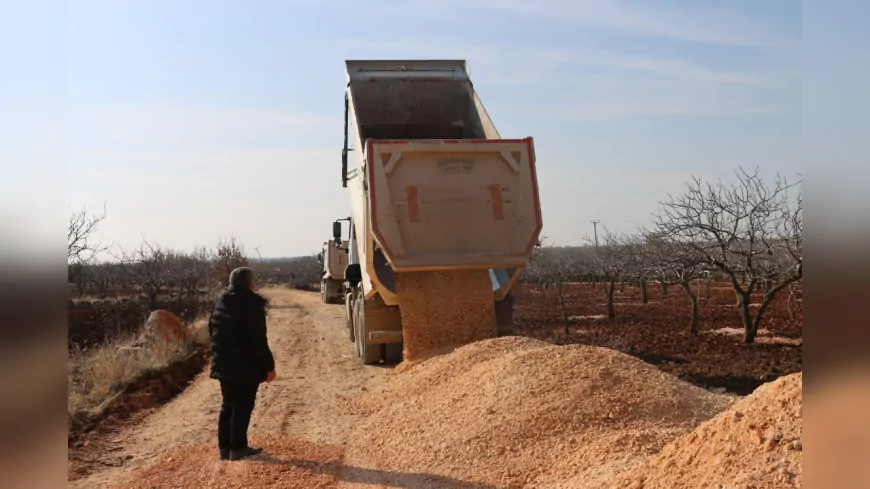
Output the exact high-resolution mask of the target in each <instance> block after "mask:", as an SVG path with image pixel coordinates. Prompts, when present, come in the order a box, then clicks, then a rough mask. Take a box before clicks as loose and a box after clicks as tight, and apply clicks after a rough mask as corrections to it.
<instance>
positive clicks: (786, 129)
mask: <svg viewBox="0 0 870 489" xmlns="http://www.w3.org/2000/svg"><path fill="white" fill-rule="evenodd" d="M803 15H805V12H802V7H801V4H800V3H799V2H795V1H786V0H765V1H763V2H759V1H750V0H746V1H737V0H732V1H729V2H721V1H700V0H697V1H689V0H683V1H677V0H644V1H628V0H622V1H607V0H601V1H578V0H574V1H555V0H536V1H520V0H478V1H474V0H467V1H454V0H445V1H434V0H431V1H424V0H405V1H399V0H380V1H378V0H374V1H369V2H352V1H338V0H331V1H318V2H299V1H284V2H276V1H257V2H228V1H209V2H205V1H186V2H177V1H157V0H152V1H81V2H72V3H70V4H69V5H68V7H67V10H66V11H65V12H64V15H63V16H59V17H58V19H59V20H58V22H60V23H61V25H65V29H63V30H62V32H63V33H64V34H65V36H64V37H62V39H61V41H63V44H64V45H65V50H64V51H62V52H61V54H62V56H63V60H64V64H63V65H62V66H63V67H64V70H65V81H66V83H65V85H64V87H63V90H62V92H61V93H59V94H58V95H59V96H61V97H62V99H63V101H64V107H65V111H66V116H67V119H66V124H67V129H68V132H67V134H66V136H67V139H66V142H67V146H66V150H67V152H66V161H67V173H66V176H67V180H66V184H67V192H66V197H67V205H69V206H70V207H72V208H80V207H82V206H88V207H89V208H95V209H96V208H101V207H102V205H103V203H105V205H106V206H107V208H108V214H109V219H108V220H107V221H106V222H105V224H104V226H103V229H102V233H101V237H102V238H103V240H104V241H114V242H116V243H118V244H120V245H123V246H134V245H136V244H137V243H138V242H139V241H140V240H141V239H142V236H143V235H144V236H145V237H146V238H148V239H149V240H154V241H158V242H160V243H162V244H164V245H167V246H172V247H177V248H181V249H190V248H192V247H193V246H195V245H211V244H213V243H215V242H216V241H217V239H218V238H219V237H221V236H225V235H228V234H236V235H238V236H239V237H240V238H241V239H242V241H243V242H244V243H245V244H246V245H247V246H248V247H249V248H253V247H255V246H260V251H261V252H262V253H263V254H264V255H269V256H287V255H297V254H304V253H309V252H313V251H315V250H316V249H317V247H318V243H320V242H321V241H322V240H323V239H325V238H326V237H327V236H328V233H329V232H330V231H329V230H330V222H331V220H332V219H334V218H336V217H339V216H345V215H347V214H348V196H347V195H346V193H345V192H346V190H345V189H343V188H342V187H341V186H340V183H339V151H340V148H341V144H342V116H343V112H342V111H343V93H342V92H343V85H344V82H345V79H344V72H343V69H344V66H343V61H344V60H345V59H350V58H460V59H466V60H468V62H469V64H470V66H471V70H472V79H473V81H474V84H475V87H476V89H477V90H478V92H479V94H480V96H481V98H482V100H483V103H484V105H485V106H486V108H487V110H488V111H489V113H490V115H491V117H492V118H493V120H494V122H495V124H496V126H497V127H498V129H499V131H500V132H501V134H502V136H503V137H523V136H533V137H534V138H535V139H536V149H537V151H538V172H539V182H540V191H541V198H542V206H543V215H544V221H545V225H544V229H545V234H546V235H547V236H548V237H549V238H550V239H551V240H552V241H554V242H555V243H557V244H574V243H580V242H581V237H582V236H583V235H584V234H586V233H589V232H591V230H592V229H591V224H590V223H589V221H590V220H593V219H595V220H599V221H601V222H602V223H604V224H606V225H607V226H608V227H610V228H612V229H620V230H625V231H630V230H632V229H633V228H635V227H636V226H638V225H643V224H645V223H647V222H648V218H649V215H650V213H651V212H653V211H654V210H655V209H656V202H657V201H658V200H660V199H662V198H664V197H665V195H666V193H667V192H674V191H678V190H679V189H680V188H681V186H682V182H684V181H685V180H687V179H688V178H689V177H690V176H691V175H700V176H704V177H710V178H716V177H718V176H719V175H723V176H726V177H727V176H728V174H730V172H731V170H732V169H733V168H734V167H735V166H736V165H744V166H749V167H753V166H756V165H759V166H760V167H761V169H762V171H764V172H765V173H766V174H768V175H773V174H774V173H776V172H782V173H786V174H789V175H794V174H795V173H797V172H800V171H801V170H802V159H801V138H802V129H803V126H802V109H803V107H802V89H804V87H802V71H801V70H802V64H801V63H802V57H801V56H802V49H803V48H802V16H803ZM829 28H831V29H834V28H835V27H833V26H829ZM853 28H855V29H858V26H857V25H856V26H853ZM53 41H56V39H55V38H40V39H35V40H34V41H33V42H36V43H51V42H53ZM13 54H14V53H13ZM13 59H14V57H13ZM46 69H47V68H46ZM31 73H32V74H33V75H32V76H33V77H34V80H33V81H32V82H33V83H36V82H37V81H36V79H38V78H39V75H40V74H42V75H45V74H46V73H44V72H42V71H40V70H39V69H38V68H33V69H32V70H31ZM52 73H54V72H52ZM47 88H52V89H54V90H55V91H57V86H56V85H52V86H51V87H47ZM44 102H45V99H33V100H29V101H24V100H19V101H18V102H17V103H21V104H27V107H28V109H29V110H31V111H36V112H37V113H38V107H39V106H40V104H41V103H44ZM0 124H2V119H0Z"/></svg>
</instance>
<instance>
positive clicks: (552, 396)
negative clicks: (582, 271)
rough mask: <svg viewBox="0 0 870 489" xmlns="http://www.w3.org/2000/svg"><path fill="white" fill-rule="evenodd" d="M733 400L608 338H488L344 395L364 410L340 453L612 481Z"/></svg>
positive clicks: (367, 459)
mask: <svg viewBox="0 0 870 489" xmlns="http://www.w3.org/2000/svg"><path fill="white" fill-rule="evenodd" d="M732 403H733V399H732V398H730V397H728V396H721V395H716V394H713V393H710V392H708V391H706V390H704V389H701V388H698V387H695V386H692V385H690V384H687V383H685V382H682V381H680V380H678V379H677V378H675V377H672V376H670V375H668V374H665V373H662V372H661V371H659V370H658V369H656V368H655V367H653V366H650V365H648V364H646V363H644V362H642V361H640V360H637V359H635V358H633V357H630V356H628V355H624V354H622V353H619V352H616V351H613V350H608V349H604V348H597V347H590V346H582V345H571V346H554V345H550V344H548V343H544V342H539V341H535V340H530V339H527V338H517V337H506V338H497V339H489V340H484V341H480V342H477V343H474V344H470V345H467V346H464V347H461V348H459V349H457V350H456V351H454V352H453V353H451V354H448V355H444V356H440V357H436V358H432V359H430V360H427V361H425V362H423V363H420V364H418V365H415V366H413V367H412V368H410V369H408V370H407V371H405V372H401V373H396V374H394V375H393V376H392V377H391V378H390V379H389V380H388V381H387V382H386V383H385V384H384V385H383V386H382V388H380V389H377V390H373V391H369V392H366V393H363V394H362V395H361V396H360V397H358V398H357V399H355V400H354V401H353V402H351V403H350V405H349V407H350V409H352V410H354V411H355V412H357V413H359V414H365V415H367V416H365V417H364V421H363V422H362V423H361V424H360V425H359V426H358V427H357V429H356V430H355V431H354V432H353V433H352V434H351V436H350V437H349V441H350V443H349V447H348V458H349V459H353V460H354V463H356V462H357V461H359V463H360V464H366V465H368V466H371V467H377V468H379V469H383V470H387V471H403V472H414V473H425V474H435V475H438V476H442V477H450V478H452V479H453V480H461V481H467V482H475V483H481V484H489V485H490V486H495V487H500V488H501V487H503V488H512V487H564V486H565V484H567V483H570V481H572V480H573V481H581V480H582V481H584V483H585V484H587V485H588V487H596V486H595V485H594V484H596V483H597V484H598V486H597V487H613V486H611V485H609V482H610V481H612V479H613V477H615V476H616V475H617V474H619V473H621V472H624V471H626V470H629V469H631V468H633V467H635V466H637V465H638V464H640V463H642V462H644V461H645V460H646V459H647V458H649V457H651V456H653V455H655V454H656V453H658V452H659V451H660V450H661V449H662V448H663V447H664V446H665V445H666V444H667V443H668V442H670V441H671V440H673V439H674V438H676V437H678V436H680V435H682V434H684V433H686V432H688V431H690V430H692V429H693V428H695V427H696V426H697V425H698V424H700V423H701V422H703V421H705V420H707V419H710V418H711V417H713V416H714V415H716V414H718V413H720V412H722V411H723V410H724V409H727V408H728V407H729V406H730V405H731V404H732ZM421 487H422V486H421ZM431 487H449V486H443V485H437V484H433V485H432V486H431ZM578 487H579V486H578Z"/></svg>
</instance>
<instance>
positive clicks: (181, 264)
mask: <svg viewBox="0 0 870 489" xmlns="http://www.w3.org/2000/svg"><path fill="white" fill-rule="evenodd" d="M212 259H213V257H212V254H211V252H210V251H209V250H207V249H205V248H195V249H194V250H193V253H191V254H189V255H179V257H178V260H177V265H176V266H177V267H178V270H177V271H176V272H175V273H174V275H175V276H176V278H177V280H178V285H179V288H180V291H179V294H178V299H179V302H180V301H181V299H182V298H183V297H188V298H192V299H194V300H196V299H197V298H198V297H199V289H200V287H202V286H203V285H204V284H205V283H206V281H208V278H209V273H210V272H211V268H212Z"/></svg>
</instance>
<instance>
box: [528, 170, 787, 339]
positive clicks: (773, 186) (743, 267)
mask: <svg viewBox="0 0 870 489" xmlns="http://www.w3.org/2000/svg"><path fill="white" fill-rule="evenodd" d="M734 175H735V179H734V181H733V183H724V182H722V181H716V182H705V181H703V180H701V179H699V178H693V179H692V180H691V181H690V182H688V183H687V184H686V186H685V188H684V190H683V191H682V192H681V193H679V194H677V195H668V196H667V198H666V199H665V200H663V201H661V202H660V209H659V210H658V212H656V213H655V214H654V216H653V220H652V224H651V226H649V227H648V228H645V229H640V230H638V231H637V232H635V233H632V234H624V233H617V232H614V231H611V230H608V229H607V227H606V226H604V227H603V230H602V231H601V232H598V233H596V236H594V237H587V238H586V241H587V245H586V246H583V247H575V248H556V247H552V246H541V247H539V248H538V249H537V250H536V252H535V254H534V255H533V258H532V262H531V263H530V266H529V267H528V269H527V270H526V273H525V276H524V280H525V281H527V282H531V283H535V284H539V285H541V286H542V287H544V288H545V289H549V288H550V287H552V288H554V289H555V290H556V294H557V297H558V301H559V304H560V307H561V308H562V311H563V313H562V314H563V317H564V321H565V328H566V332H567V328H568V317H567V314H565V313H564V302H563V300H562V286H563V284H564V283H566V282H569V281H575V282H577V281H588V282H600V283H601V284H602V289H603V291H602V293H603V294H604V298H605V303H606V312H607V316H608V317H609V318H613V317H615V316H616V315H617V314H618V311H617V310H615V307H614V302H613V295H614V289H615V288H616V287H617V284H618V286H619V287H624V286H625V284H626V283H628V284H631V285H634V286H637V287H639V288H640V290H641V300H642V302H643V303H644V304H645V303H646V302H647V286H648V285H649V284H650V283H653V284H657V285H658V286H660V287H661V288H662V292H663V294H665V295H666V294H667V293H668V286H675V287H679V288H680V290H681V291H682V293H683V294H684V295H685V297H686V307H687V309H688V310H689V311H690V313H691V314H690V320H689V325H688V328H689V329H690V331H691V332H692V333H693V334H698V316H699V306H698V295H699V294H706V295H707V298H709V294H710V284H711V282H713V281H719V282H726V283H728V284H729V286H730V288H732V289H733V291H734V295H735V309H736V311H735V313H736V314H738V315H739V317H740V319H741V322H742V324H743V330H744V341H745V342H746V343H752V342H754V341H755V338H756V335H757V334H758V331H759V326H760V325H761V323H762V321H763V319H764V313H765V311H766V310H767V308H768V306H769V305H770V303H771V301H773V299H774V298H775V297H777V295H778V294H781V293H787V294H790V295H789V307H791V300H792V296H791V294H792V293H793V292H794V287H795V285H796V284H797V283H798V282H799V281H800V280H801V278H802V277H803V219H802V212H803V197H802V191H801V182H800V181H797V182H795V183H789V182H788V181H786V180H785V179H782V178H779V177H778V178H777V179H776V180H775V181H774V182H766V181H765V180H764V179H763V178H762V176H761V174H760V173H759V171H758V170H757V169H756V170H755V171H753V172H749V171H746V170H744V169H743V168H738V169H737V170H736V171H735V172H734ZM693 284H694V286H693ZM702 285H703V289H702ZM759 293H760V294H761V299H760V302H759V303H757V304H752V303H751V300H750V298H751V297H752V296H753V294H756V295H757V294H759Z"/></svg>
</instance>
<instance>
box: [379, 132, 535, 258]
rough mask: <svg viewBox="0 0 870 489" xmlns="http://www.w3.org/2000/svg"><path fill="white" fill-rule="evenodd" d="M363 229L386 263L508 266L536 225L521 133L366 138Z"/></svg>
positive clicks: (531, 174) (530, 158)
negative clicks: (367, 213) (367, 222)
mask: <svg viewBox="0 0 870 489" xmlns="http://www.w3.org/2000/svg"><path fill="white" fill-rule="evenodd" d="M366 161H367V173H368V175H367V176H368V183H369V192H368V200H369V202H368V204H369V208H370V210H371V228H372V233H373V234H374V236H375V239H376V240H377V242H378V244H379V245H380V246H381V248H382V249H383V251H384V254H385V256H386V258H387V260H388V261H389V262H390V264H391V266H392V268H393V270H396V271H412V270H433V269H458V268H513V267H522V266H524V265H526V263H527V262H528V259H529V256H530V254H531V251H532V249H533V247H534V245H535V243H536V242H537V239H538V236H539V234H540V231H541V226H542V221H541V207H540V202H539V198H538V185H537V177H536V174H535V156H534V146H533V143H532V139H531V138H526V139H513V140H508V139H477V140H471V139H461V140H411V141H409V140H389V141H384V140H369V141H368V144H367V151H366Z"/></svg>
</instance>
